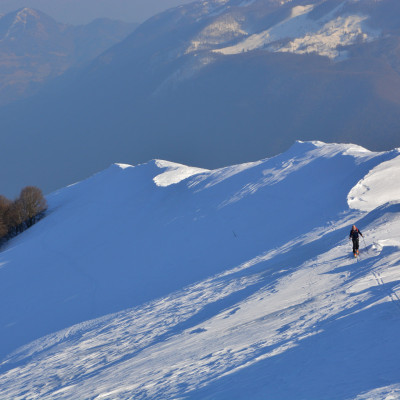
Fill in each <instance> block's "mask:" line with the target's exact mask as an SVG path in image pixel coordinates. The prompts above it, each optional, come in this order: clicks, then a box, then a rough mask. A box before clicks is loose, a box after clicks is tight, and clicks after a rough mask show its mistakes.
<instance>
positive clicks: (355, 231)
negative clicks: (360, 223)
mask: <svg viewBox="0 0 400 400" xmlns="http://www.w3.org/2000/svg"><path fill="white" fill-rule="evenodd" d="M359 235H361V236H362V233H361V231H360V230H359V229H358V228H356V229H351V231H350V236H349V237H350V238H351V239H353V240H357V239H358V236H359Z"/></svg>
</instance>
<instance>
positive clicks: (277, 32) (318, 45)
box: [214, 1, 380, 59]
mask: <svg viewBox="0 0 400 400" xmlns="http://www.w3.org/2000/svg"><path fill="white" fill-rule="evenodd" d="M344 4H346V2H345V1H344V2H343V3H341V4H339V6H337V7H336V8H335V9H334V10H332V11H331V12H329V13H328V14H326V15H324V16H322V17H321V18H319V19H313V18H311V17H310V15H309V14H310V13H311V11H313V10H314V4H309V5H305V6H301V5H299V6H294V7H293V8H292V11H291V13H290V16H289V17H288V18H286V19H285V20H283V21H280V22H279V23H277V24H276V25H274V26H272V27H271V28H269V29H267V30H265V31H262V32H260V33H255V34H253V35H250V36H248V37H247V38H246V39H244V40H243V41H241V42H239V43H236V44H235V45H233V46H229V47H225V48H221V49H216V50H214V52H216V53H222V54H225V55H229V54H239V53H242V52H246V51H251V50H256V49H262V48H266V49H268V50H269V51H274V52H289V53H296V54H308V53H316V54H319V55H321V56H324V57H329V58H331V59H335V58H338V57H339V55H340V48H341V46H349V45H351V44H354V43H357V41H358V42H360V41H363V42H369V41H372V40H374V39H376V38H378V37H379V36H380V32H379V31H378V30H376V29H372V28H370V27H369V26H368V25H367V24H366V21H367V20H368V19H369V16H368V15H363V14H358V13H354V14H346V13H344V14H342V13H340V11H341V10H342V8H343V6H344Z"/></svg>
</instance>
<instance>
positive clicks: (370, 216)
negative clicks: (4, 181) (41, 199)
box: [0, 142, 400, 400]
mask: <svg viewBox="0 0 400 400" xmlns="http://www.w3.org/2000/svg"><path fill="white" fill-rule="evenodd" d="M398 165H399V157H397V153H396V152H395V151H394V152H388V153H372V152H368V151H366V150H365V149H363V148H360V147H357V146H352V145H338V144H324V143H321V142H308V143H307V142H306V143H302V142H298V143H296V144H295V145H294V146H293V147H292V148H291V149H290V150H289V151H288V152H286V153H284V154H282V155H279V156H276V157H274V158H271V159H267V160H262V161H259V162H255V163H247V164H243V165H238V166H233V167H227V168H222V169H219V170H216V171H206V170H200V169H194V168H189V167H185V166H181V165H179V164H174V163H169V162H165V161H160V160H155V161H152V162H150V163H148V164H144V165H141V166H137V167H131V166H127V165H120V164H119V165H114V166H112V167H111V168H110V169H108V170H106V171H104V172H102V173H99V174H97V175H95V176H93V177H92V178H90V179H88V180H87V181H84V182H81V183H79V184H77V185H74V186H71V187H68V188H66V189H63V190H61V191H60V192H57V193H55V194H53V195H52V196H50V198H49V202H50V205H51V209H50V212H49V215H48V216H47V217H46V218H45V219H44V220H42V221H41V222H40V223H39V224H37V225H36V226H35V227H34V228H32V230H30V231H27V232H26V233H25V234H24V235H21V236H20V237H19V238H17V239H15V241H14V242H13V243H12V244H10V245H9V246H8V247H7V248H6V249H5V251H4V252H3V253H1V254H0V266H1V268H0V273H1V272H4V273H7V274H8V275H5V277H6V278H7V279H10V276H12V273H13V271H15V274H20V269H21V265H22V264H23V263H27V262H28V261H27V260H26V258H24V257H23V256H22V255H21V252H23V251H24V249H26V250H29V251H30V252H31V254H30V260H33V262H34V260H35V259H36V258H35V257H36V255H35V254H36V253H35V251H36V250H34V249H35V246H33V245H31V243H33V244H35V241H36V240H39V241H41V242H42V243H43V246H42V247H41V248H39V250H37V252H38V253H37V257H38V259H40V260H41V262H42V263H43V267H41V266H39V267H37V268H39V269H36V273H37V271H39V270H40V268H44V270H45V271H47V272H46V274H50V276H47V278H46V279H48V282H49V283H44V285H43V286H40V285H41V281H40V280H39V281H35V283H34V284H35V285H37V287H41V288H42V290H47V289H46V287H47V286H48V285H49V284H50V283H51V282H53V283H54V282H55V281H54V280H53V281H52V279H53V278H52V274H55V278H54V279H63V277H65V279H67V281H66V284H69V280H68V279H70V278H69V276H68V275H66V274H67V272H66V271H69V270H71V269H73V271H74V274H76V275H74V277H75V278H72V280H73V279H77V281H76V282H75V283H74V282H73V283H72V286H71V287H72V288H73V290H72V291H71V292H67V291H66V293H65V294H60V298H58V297H57V295H55V294H54V293H53V294H52V295H53V297H54V300H53V301H54V302H56V303H57V302H59V301H60V303H59V304H64V305H63V307H67V308H65V309H64V308H63V309H62V311H61V312H69V313H70V312H75V313H76V312H77V309H79V308H82V309H83V310H85V307H86V305H85V304H86V303H87V305H88V306H87V307H88V310H90V311H87V315H93V314H95V313H96V310H99V309H100V308H101V306H102V304H103V307H105V304H107V303H102V302H101V299H100V298H101V297H104V296H106V297H107V296H109V300H108V301H117V300H118V304H120V307H121V308H120V310H119V311H118V312H112V313H103V314H102V316H100V317H99V318H96V319H90V320H89V319H87V320H85V321H84V322H81V323H77V324H72V325H68V326H67V327H65V329H62V330H58V331H55V330H51V325H50V328H49V329H50V332H49V334H47V335H42V336H39V338H38V339H37V340H34V341H32V340H28V339H26V342H25V343H24V345H19V346H17V347H15V348H14V349H13V351H9V352H8V355H6V356H4V357H3V359H2V362H1V364H0V398H1V399H52V400H53V399H161V398H162V399H233V398H237V399H241V398H243V399H246V398H249V397H248V396H249V392H250V391H251V393H252V395H251V398H252V399H271V400H279V399H288V398H291V399H292V398H304V399H321V398H325V399H355V400H363V399H397V398H399V393H400V383H399V382H400V374H399V372H398V368H397V365H398V356H397V354H398V350H400V346H399V345H398V344H397V342H398V337H397V331H398V328H400V297H399V296H400V202H399V201H400V198H399V196H398V192H397V191H394V190H392V188H389V189H388V192H387V193H384V192H385V190H386V188H385V187H383V186H382V185H379V184H376V185H375V182H378V181H380V179H379V180H376V179H375V174H378V176H379V177H382V175H383V174H384V171H388V175H389V177H390V179H392V178H393V176H392V175H393V174H394V172H393V171H396V168H397V167H398ZM328 175H329V180H327V179H325V177H326V176H328ZM360 182H366V183H368V185H369V186H370V191H368V195H365V194H364V191H363V190H361V191H360V189H359V188H360V187H364V186H361V184H360ZM338 185H341V186H340V187H339V186H338ZM104 186H106V187H107V192H109V191H111V192H112V193H113V196H116V197H113V198H117V199H118V202H117V204H115V200H111V197H107V195H106V194H105V193H107V192H105V191H103V189H102V188H103V187H104ZM104 190H105V189H104ZM116 194H117V195H116ZM99 196H100V200H99ZM363 196H366V197H365V198H364V197H363ZM356 197H357V198H363V202H362V203H360V202H354V200H353V198H356ZM346 199H347V201H346ZM377 199H378V200H379V201H377ZM96 202H97V203H96ZM103 202H104V204H105V206H106V207H105V208H103V206H102V204H103ZM347 202H348V204H349V205H348V204H347ZM110 204H112V205H113V208H112V211H111V215H112V219H111V220H110V221H113V223H114V224H117V226H118V229H116V230H115V232H114V233H113V234H114V235H117V236H116V237H117V239H115V241H114V242H112V243H111V244H112V246H111V247H110V249H111V250H110V249H109V248H108V247H107V246H108V242H107V241H104V240H103V239H104V235H105V232H106V231H105V230H103V228H102V226H103V225H102V224H99V225H98V226H96V227H95V231H93V227H90V229H89V228H87V231H86V230H85V229H84V230H83V232H82V236H81V235H80V234H79V235H78V237H76V238H72V237H71V232H72V233H76V230H75V228H74V226H75V225H74V224H75V223H78V222H79V223H85V222H88V221H91V223H93V220H92V219H90V218H93V216H95V215H98V214H99V213H100V214H101V215H102V218H103V221H102V222H103V223H104V224H105V225H106V227H108V229H110V228H109V226H112V225H109V220H108V219H107V215H108V214H107V213H109V212H110V211H109V206H110ZM128 204H129V205H131V204H133V205H132V208H128V210H129V212H131V213H133V214H132V215H134V217H132V218H131V220H129V224H130V227H129V229H128V228H126V229H124V228H123V226H125V225H126V224H125V225H124V224H123V221H126V213H127V211H124V210H125V209H124V207H125V208H126V207H128ZM359 204H362V205H363V206H362V207H358V205H359ZM365 204H372V205H374V206H371V205H370V207H364V205H365ZM349 206H350V207H349ZM93 207H95V209H94V210H92V209H93ZM129 207H130V206H129ZM293 208H295V209H293ZM91 210H92V211H91ZM107 210H108V211H107ZM118 210H122V211H124V212H123V213H122V211H121V213H122V214H123V216H124V219H119V214H118ZM138 210H140V211H139V212H138ZM157 210H158V211H157ZM88 213H89V214H90V213H92V214H93V215H89V216H88ZM122 214H121V215H122ZM263 214H265V216H263ZM84 216H85V218H86V217H87V218H88V219H87V220H84V219H83V218H84ZM67 217H68V218H67ZM153 219H154V220H153ZM287 219H289V220H287ZM354 222H355V223H356V224H357V226H359V227H360V229H361V230H362V232H363V234H364V237H365V241H364V242H361V253H360V259H359V260H355V259H354V258H352V257H351V245H350V243H349V240H348V232H349V227H350V226H351V224H352V223H354ZM50 223H51V224H52V225H53V228H52V231H50V232H48V231H47V230H48V229H49V228H48V227H47V228H46V224H50ZM249 224H250V226H249ZM160 226H163V227H164V228H160ZM186 226H188V227H189V230H187V229H186V228H185V227H186ZM68 229H70V230H68ZM135 229H137V230H138V232H139V233H138V235H139V236H137V235H136V234H135V233H134V232H131V231H132V230H133V231H135ZM159 229H161V230H160V231H159ZM96 230H97V232H96ZM118 230H121V232H120V234H119V236H118ZM147 230H149V231H148V232H147ZM61 232H63V235H61ZM211 232H214V236H212V233H211ZM54 235H56V239H55V240H54V241H53V240H52V237H53V236H54ZM57 235H58V236H57ZM90 235H92V236H90ZM129 235H130V236H131V237H130V240H129V241H124V238H126V236H129ZM210 235H211V236H212V237H211V238H210V239H207V238H208V237H209V236H210ZM141 236H144V239H143V241H142V242H141V246H145V240H150V241H151V245H152V246H150V247H149V248H153V251H154V253H157V252H158V251H160V252H161V253H162V254H161V257H159V258H157V257H156V254H150V253H149V252H148V251H147V249H145V250H146V251H143V254H144V255H145V256H143V257H141V256H140V254H141V253H140V248H139V247H138V248H134V249H130V248H129V246H128V244H129V243H131V242H132V240H134V239H135V238H136V240H139V238H140V237H141ZM168 236H169V237H168ZM221 236H222V238H221ZM168 239H169V240H168ZM60 240H63V241H64V242H63V243H60ZM82 240H83V241H84V243H83V244H82V246H81V247H80V243H81V241H82ZM108 240H110V239H109V238H108ZM216 240H219V242H218V244H217V246H216V247H213V246H214V242H215V241H216ZM119 242H122V243H119ZM72 246H75V247H74V248H72ZM114 247H116V250H114ZM127 248H128V249H129V250H130V251H128V252H127V253H126V254H125V253H124V251H125V252H126V249H127ZM169 249H172V250H173V249H175V251H178V252H179V255H178V257H177V258H176V259H175V258H174V252H173V251H172V250H171V251H172V252H171V253H168V251H169ZM94 251H95V252H99V253H100V254H99V255H98V257H95V258H91V257H93V254H92V252H94ZM106 251H107V252H109V251H113V254H112V256H109V255H108V253H107V252H106ZM194 252H195V253H196V255H194ZM44 257H47V259H44ZM129 258H133V259H134V260H135V263H136V265H137V267H136V268H139V270H142V269H144V272H143V273H144V274H146V273H148V274H149V276H150V278H151V280H150V282H152V285H154V287H152V286H149V287H148V289H147V290H152V291H153V295H152V296H143V297H140V296H141V295H140V285H141V284H143V285H145V284H147V283H145V282H146V281H145V280H144V281H143V283H141V282H135V281H134V280H133V277H134V276H135V275H129V274H130V273H131V272H129V273H128V269H127V266H128V265H129V266H130V268H132V267H131V265H132V260H129ZM112 260H114V264H112V265H113V268H114V269H115V273H114V274H121V273H123V274H126V276H127V277H128V276H129V278H127V277H124V276H121V277H120V278H119V280H118V279H117V280H113V281H110V282H109V284H108V285H107V284H105V285H104V284H103V283H102V279H106V280H107V279H110V277H111V276H112V275H107V274H106V272H105V271H106V270H107V269H108V268H109V265H110V264H109V263H110V262H112ZM127 260H128V261H127ZM238 260H240V261H238ZM31 262H32V261H31ZM46 263H49V264H48V266H47V264H46ZM88 263H89V264H90V265H91V264H92V263H95V264H94V267H95V268H89V267H90V265H88ZM116 263H117V264H116ZM152 263H155V264H158V263H164V264H165V265H164V268H166V267H167V263H171V264H173V265H174V263H177V265H174V266H173V267H171V269H170V270H168V271H167V273H166V274H163V276H162V280H164V281H165V282H164V283H165V284H166V287H167V288H169V287H170V288H174V290H170V291H169V293H167V294H165V295H161V296H159V295H158V293H162V292H163V291H162V290H160V291H157V289H156V287H155V286H157V280H158V279H160V278H159V277H158V275H157V274H159V273H160V271H162V270H154V271H155V272H152V271H153V270H152V268H154V266H152ZM179 263H181V264H179ZM125 264H126V265H127V266H124V265H125ZM178 264H179V265H178ZM209 265H211V267H210V266H209ZM31 267H33V266H31ZM12 268H14V269H12ZM54 270H55V271H56V272H54ZM147 270H148V271H149V272H146V271H147ZM201 270H204V273H203V272H202V271H201ZM157 271H158V272H157ZM196 271H199V272H196ZM57 274H59V275H57ZM102 274H105V275H104V278H102V276H103V275H102ZM153 274H155V275H154V276H153ZM179 274H181V275H182V276H184V275H185V274H186V275H187V274H189V275H188V279H186V280H185V279H183V278H180V277H179ZM169 275H171V277H169ZM191 275H193V277H191ZM45 276H46V275H45ZM146 276H147V275H143V279H145V278H146ZM201 276H203V278H201ZM18 279H19V280H21V279H22V284H23V285H27V283H24V281H23V279H24V278H23V277H22V278H21V276H20V275H19V278H18ZM129 279H131V285H132V288H131V290H129V285H128V290H127V292H126V296H127V298H128V300H124V299H120V298H119V297H118V296H119V295H118V294H117V291H118V292H119V291H121V290H122V291H123V290H125V289H124V288H125V286H124V285H123V284H122V280H124V281H126V280H129ZM137 279H140V278H137ZM178 279H182V281H181V282H183V283H185V284H183V285H182V286H180V287H177V288H175V286H174V284H173V283H174V282H175V281H176V280H178ZM3 282H4V279H3ZM106 283H107V282H106ZM80 285H83V286H84V288H83V291H82V292H80V289H79V286H80ZM85 285H86V286H85ZM113 285H117V287H114V286H113ZM118 285H119V286H118ZM27 287H28V286H27ZM0 289H3V290H2V293H3V296H8V297H7V298H8V299H12V302H10V303H8V304H5V301H4V298H2V300H3V301H2V302H1V303H2V305H3V311H5V308H4V307H8V308H10V307H11V310H10V313H12V312H14V311H13V310H14V308H13V307H15V310H16V311H18V312H19V313H20V315H14V316H13V318H14V320H10V319H7V317H5V318H3V319H2V320H1V323H2V324H3V325H1V331H0V334H1V335H2V336H1V337H2V342H3V343H5V341H6V340H10V339H9V336H7V334H6V333H4V332H7V329H14V332H15V334H17V333H18V332H19V329H21V328H18V327H19V326H20V324H21V321H20V320H19V319H22V318H27V317H26V315H27V314H24V311H23V305H24V303H25V302H26V300H25V299H24V298H18V297H17V296H18V295H14V294H13V293H12V292H11V291H10V290H8V291H7V289H6V287H5V286H2V287H1V288H0ZM113 291H115V293H114V292H113ZM87 292H89V295H88V298H85V297H84V295H83V293H87ZM35 293H36V289H35ZM124 293H125V292H124ZM28 294H29V290H27V295H28ZM36 296H37V293H36ZM74 296H75V297H76V298H78V299H79V301H78V302H77V307H78V308H74V306H73V303H74V301H75V300H74V299H75V297H74ZM135 296H137V298H139V299H141V298H143V299H147V300H146V301H142V300H141V301H139V302H138V304H137V305H134V306H133V307H129V308H127V307H125V308H124V307H123V305H126V304H129V302H132V301H133V299H134V298H135ZM130 298H132V301H131V300H129V299H130ZM113 299H114V300H113ZM47 300H48V299H47ZM32 301H33V302H34V303H33V308H32V310H31V311H29V310H28V311H27V312H28V313H32V312H33V313H35V312H36V311H35V308H38V309H41V307H42V309H43V310H44V311H45V312H46V313H48V312H50V311H48V310H47V308H45V307H44V306H42V305H41V303H40V301H39V300H37V303H35V301H36V298H35V296H33V297H32ZM15 304H16V305H15ZM57 304H58V303H57ZM69 304H71V305H69ZM21 307H22V308H21ZM68 307H71V308H68ZM74 310H75V311H74ZM54 312H57V307H56V308H55V311H54ZM100 314H101V312H100ZM7 315H8V314H7ZM10 315H11V314H10ZM38 315H39V316H38ZM84 315H86V314H84ZM35 318H38V319H36V320H34V322H35V323H45V321H46V320H45V318H48V317H43V318H42V317H40V314H35ZM39 318H42V320H40V319H39ZM6 322H7V324H9V325H7V326H5V323H6ZM46 323H49V322H48V321H47V322H46ZM50 323H52V321H50ZM10 324H11V325H10ZM12 324H14V325H12ZM54 326H55V325H54ZM53 329H54V328H53ZM11 347H12V346H11V345H10V349H11Z"/></svg>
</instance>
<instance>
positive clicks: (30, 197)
mask: <svg viewBox="0 0 400 400" xmlns="http://www.w3.org/2000/svg"><path fill="white" fill-rule="evenodd" d="M17 202H18V203H19V204H17V208H18V207H20V208H21V213H22V216H23V221H22V223H24V224H26V227H27V228H29V227H30V226H32V225H33V224H34V223H35V222H36V221H37V220H38V219H40V218H41V217H42V216H43V213H44V212H45V211H46V210H47V201H46V199H45V198H44V196H43V193H42V191H41V190H40V189H39V188H37V187H36V186H27V187H26V188H24V189H22V191H21V194H20V196H19V199H18V200H17ZM18 211H19V210H18Z"/></svg>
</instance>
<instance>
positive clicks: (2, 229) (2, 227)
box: [0, 214, 8, 243]
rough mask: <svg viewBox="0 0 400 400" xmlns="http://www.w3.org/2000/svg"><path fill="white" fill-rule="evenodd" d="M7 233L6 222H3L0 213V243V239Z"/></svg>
mask: <svg viewBox="0 0 400 400" xmlns="http://www.w3.org/2000/svg"><path fill="white" fill-rule="evenodd" d="M7 233H8V228H7V225H6V223H5V222H4V219H3V216H2V215H1V214H0V243H1V239H3V238H4V237H5V236H6V235H7Z"/></svg>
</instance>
